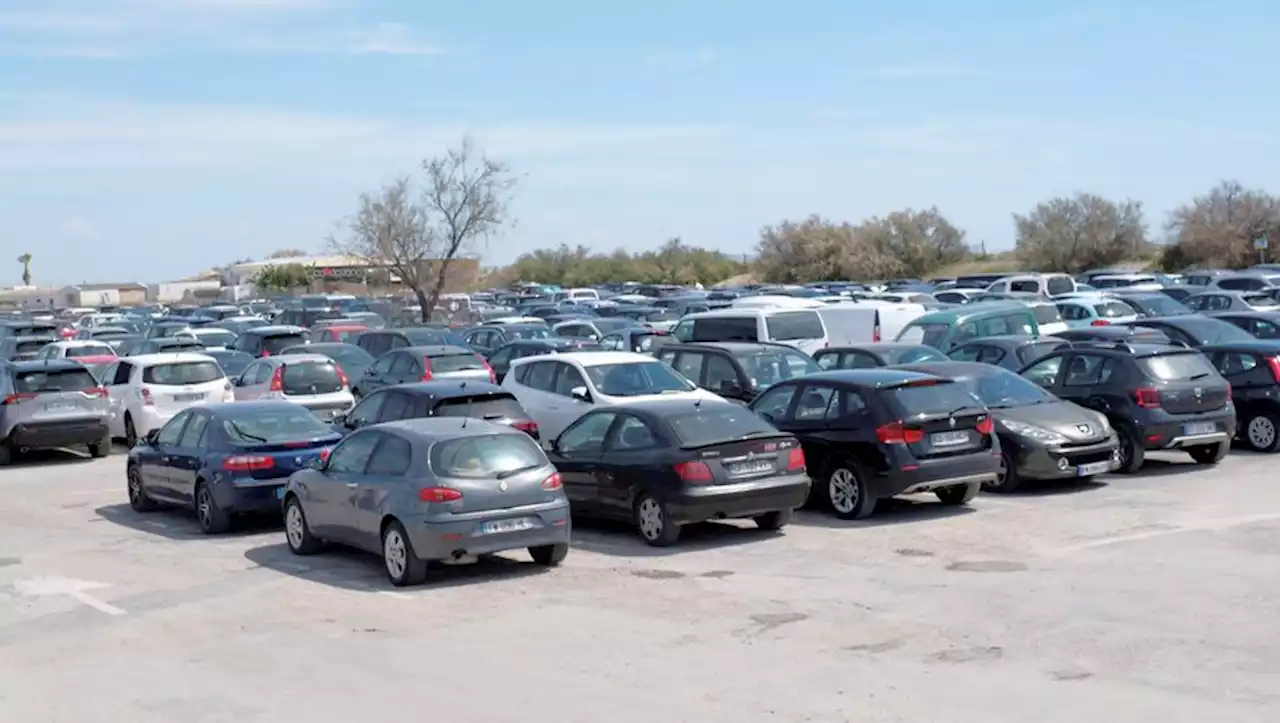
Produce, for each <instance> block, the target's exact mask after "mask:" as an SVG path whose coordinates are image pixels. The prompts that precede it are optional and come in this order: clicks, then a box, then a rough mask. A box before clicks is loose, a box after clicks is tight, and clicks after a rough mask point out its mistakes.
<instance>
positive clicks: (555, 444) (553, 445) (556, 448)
mask: <svg viewBox="0 0 1280 723" xmlns="http://www.w3.org/2000/svg"><path fill="white" fill-rule="evenodd" d="M547 449H549V450H551V451H552V452H556V453H557V454H558V453H559V452H560V438H559V437H556V438H555V439H552V440H550V441H548V442H547Z"/></svg>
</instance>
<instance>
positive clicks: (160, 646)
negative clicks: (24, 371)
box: [0, 452, 1280, 723]
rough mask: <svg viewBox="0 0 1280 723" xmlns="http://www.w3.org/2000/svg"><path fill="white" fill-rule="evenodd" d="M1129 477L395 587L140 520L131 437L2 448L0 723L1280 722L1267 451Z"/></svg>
mask: <svg viewBox="0 0 1280 723" xmlns="http://www.w3.org/2000/svg"><path fill="white" fill-rule="evenodd" d="M1152 457H1153V460H1154V461H1153V462H1151V463H1150V464H1149V465H1148V468H1147V469H1146V470H1145V471H1144V472H1143V473H1142V474H1140V475H1138V476H1135V477H1114V476H1113V477H1109V478H1105V479H1104V480H1102V481H1101V482H1100V483H1097V484H1086V485H1050V486H1044V487H1037V488H1032V489H1031V490H1029V491H1028V492H1027V493H1025V494H1019V495H1015V496H992V495H984V496H982V497H980V498H979V499H978V500H977V501H976V502H975V503H974V505H973V507H972V509H971V510H960V511H957V510H953V509H944V508H941V507H939V506H938V505H936V504H934V503H933V500H932V498H929V497H921V498H919V500H909V501H899V502H895V503H894V504H892V505H890V506H889V507H888V509H885V510H883V511H881V512H879V513H877V515H876V516H875V517H873V518H872V519H871V520H869V521H867V522H862V523H856V522H849V523H846V522H840V521H838V520H835V519H833V518H829V517H824V516H822V515H819V514H812V513H804V514H801V515H800V516H799V517H798V520H797V522H796V523H795V524H793V525H792V526H790V527H788V528H787V529H786V530H785V531H784V532H783V533H781V534H770V533H764V532H761V531H758V530H755V529H752V528H751V526H750V525H748V524H737V523H733V524H711V525H706V526H702V527H699V528H696V529H693V530H690V531H689V534H688V536H687V538H686V540H685V541H684V543H683V544H682V545H681V546H679V547H677V548H674V549H670V550H654V549H650V548H647V547H645V546H644V545H642V544H641V543H640V542H639V541H638V540H636V538H635V537H634V536H633V535H632V534H630V532H629V531H628V530H626V529H624V528H619V527H613V526H588V525H585V524H579V525H578V526H577V527H576V528H575V531H574V533H575V547H574V550H573V552H572V553H571V554H570V556H569V558H568V560H567V561H566V563H565V564H564V566H562V567H561V568H559V569H556V570H551V571H543V570H540V569H538V568H536V567H534V566H533V565H532V563H530V562H528V560H527V558H526V557H524V556H523V554H519V555H516V554H513V555H510V556H505V557H501V558H496V559H492V560H483V561H481V562H480V563H479V564H477V565H472V566H464V567H452V568H447V569H444V570H441V571H440V572H438V573H437V574H436V575H435V577H434V578H433V580H432V581H431V582H430V583H428V585H426V586H424V587H422V588H416V589H411V590H403V591H402V590H394V589H393V588H391V587H390V586H389V585H388V584H386V583H385V582H384V581H383V578H382V575H381V569H380V567H379V565H378V562H377V561H376V560H375V559H373V558H370V557H366V556H364V555H361V554H357V553H350V552H342V551H335V552H330V553H327V554H324V555H321V556H318V557H314V558H297V557H293V556H292V555H290V553H289V552H288V549H287V548H286V547H285V545H284V539H283V533H282V532H281V531H280V529H279V527H278V524H277V523H274V522H272V521H271V520H262V521H258V522H255V523H253V524H251V525H249V526H248V527H247V528H246V529H243V530H241V531H239V532H237V533H235V534H232V535H229V536H226V537H220V538H206V537H204V536H202V535H200V534H199V532H198V531H197V528H196V525H195V522H194V520H192V519H190V518H189V517H188V516H187V515H185V514H183V513H180V512H169V511H166V512H158V513H154V514H147V515H140V514H137V513H134V512H133V511H132V510H130V509H129V506H128V504H127V500H126V497H125V491H124V456H123V453H120V452H118V453H117V454H116V455H114V456H112V457H110V458H107V459H104V460H85V459H80V458H78V457H77V456H76V455H71V454H68V453H61V452H54V453H48V454H43V455H40V456H39V457H38V458H36V459H34V460H31V461H27V462H23V463H21V464H18V465H15V466H13V467H10V468H5V469H0V721H27V722H30V723H55V722H61V721H67V722H72V721H74V722H75V723H93V722H96V721H111V722H112V723H119V722H121V721H129V723H150V722H152V721H155V722H161V721H163V722H165V723H171V722H172V721H175V720H183V721H185V722H188V723H209V722H221V721H236V722H237V723H257V722H259V721H263V722H265V721H271V722H276V721H286V720H307V721H325V722H327V721H350V720H356V719H361V720H373V719H379V718H381V717H383V716H385V717H388V718H390V719H396V720H398V719H403V718H404V717H405V716H413V717H421V716H428V717H432V718H435V717H442V718H444V719H446V720H449V721H452V722H454V723H469V722H471V721H476V722H477V723H480V722H483V723H501V722H503V721H520V722H522V723H528V722H529V721H556V722H557V723H576V722H578V721H581V722H583V723H599V721H602V720H609V721H611V722H612V723H630V722H631V721H637V722H638V721H644V722H645V723H652V722H653V721H659V720H660V721H700V722H716V721H735V722H739V723H752V722H754V721H788V722H797V721H823V722H825V721H859V722H862V723H865V722H876V721H947V722H948V723H967V722H969V721H975V722H977V721H981V722H982V723H1002V722H1004V721H1009V722H1011V723H1012V722H1017V723H1025V722H1026V721H1031V720H1034V721H1038V722H1039V723H1054V722H1057V721H1064V722H1066V721H1070V722H1071V723H1078V722H1079V721H1080V720H1089V719H1098V720H1110V721H1125V722H1128V721H1135V722H1136V721H1159V722H1160V723H1175V722H1180V721H1188V722H1194V723H1203V722H1204V721H1214V723H1231V722H1235V721H1259V722H1261V721H1268V722H1270V721H1274V720H1276V714H1275V710H1276V706H1277V704H1280V622H1277V621H1280V554H1277V553H1280V485H1277V482H1276V475H1275V473H1274V471H1273V472H1270V473H1269V472H1268V471H1267V470H1268V469H1269V467H1271V466H1274V464H1275V462H1274V461H1273V459H1272V458H1268V457H1265V456H1258V455H1251V454H1248V453H1245V452H1234V453H1233V454H1232V455H1231V456H1230V457H1228V458H1227V459H1226V460H1225V461H1224V462H1223V463H1222V464H1221V465H1220V466H1219V467H1217V468H1213V469H1208V468H1203V467H1197V466H1195V465H1193V464H1192V463H1191V462H1190V460H1189V458H1188V457H1186V456H1185V455H1177V454H1157V455H1153V456H1152Z"/></svg>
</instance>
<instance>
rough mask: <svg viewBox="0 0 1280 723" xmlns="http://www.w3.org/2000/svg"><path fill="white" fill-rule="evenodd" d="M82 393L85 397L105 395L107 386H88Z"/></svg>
mask: <svg viewBox="0 0 1280 723" xmlns="http://www.w3.org/2000/svg"><path fill="white" fill-rule="evenodd" d="M83 393H84V395H85V396H86V397H105V396H107V388H106V387H90V388H88V389H85V390H84V392H83Z"/></svg>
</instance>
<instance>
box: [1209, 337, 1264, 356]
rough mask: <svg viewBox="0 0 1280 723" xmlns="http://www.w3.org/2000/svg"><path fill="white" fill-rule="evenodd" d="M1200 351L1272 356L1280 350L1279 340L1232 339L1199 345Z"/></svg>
mask: <svg viewBox="0 0 1280 723" xmlns="http://www.w3.org/2000/svg"><path fill="white" fill-rule="evenodd" d="M1200 351H1201V352H1211V351H1247V352H1253V353H1256V354H1265V355H1267V356H1274V355H1276V354H1277V353H1278V352H1280V342H1277V340H1275V339H1258V340H1257V341H1233V342H1227V343H1225V344H1206V345H1204V346H1202V347H1200Z"/></svg>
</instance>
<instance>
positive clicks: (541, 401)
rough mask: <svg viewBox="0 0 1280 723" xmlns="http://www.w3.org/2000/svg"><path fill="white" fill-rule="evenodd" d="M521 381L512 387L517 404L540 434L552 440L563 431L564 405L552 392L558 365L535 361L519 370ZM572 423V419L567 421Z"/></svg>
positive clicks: (564, 402) (553, 391)
mask: <svg viewBox="0 0 1280 723" xmlns="http://www.w3.org/2000/svg"><path fill="white" fill-rule="evenodd" d="M520 369H521V370H522V371H523V378H521V379H519V380H517V381H519V382H520V383H519V384H517V385H515V386H514V387H513V388H512V393H513V394H515V395H516V399H518V400H519V401H520V405H521V406H523V407H524V408H525V411H527V412H529V416H531V417H533V421H535V422H537V423H538V427H539V428H540V429H541V430H542V434H543V435H545V437H546V438H547V439H553V438H555V436H556V435H557V434H559V433H560V432H561V431H563V430H564V428H565V427H566V426H567V424H568V423H567V422H565V421H564V411H563V409H564V406H565V405H566V400H565V399H564V398H563V397H561V396H560V395H558V394H556V393H555V383H556V373H557V372H558V371H559V365H557V364H556V363H555V362H553V361H536V362H532V363H530V364H525V365H524V366H522V367H520ZM570 421H572V420H570Z"/></svg>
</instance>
